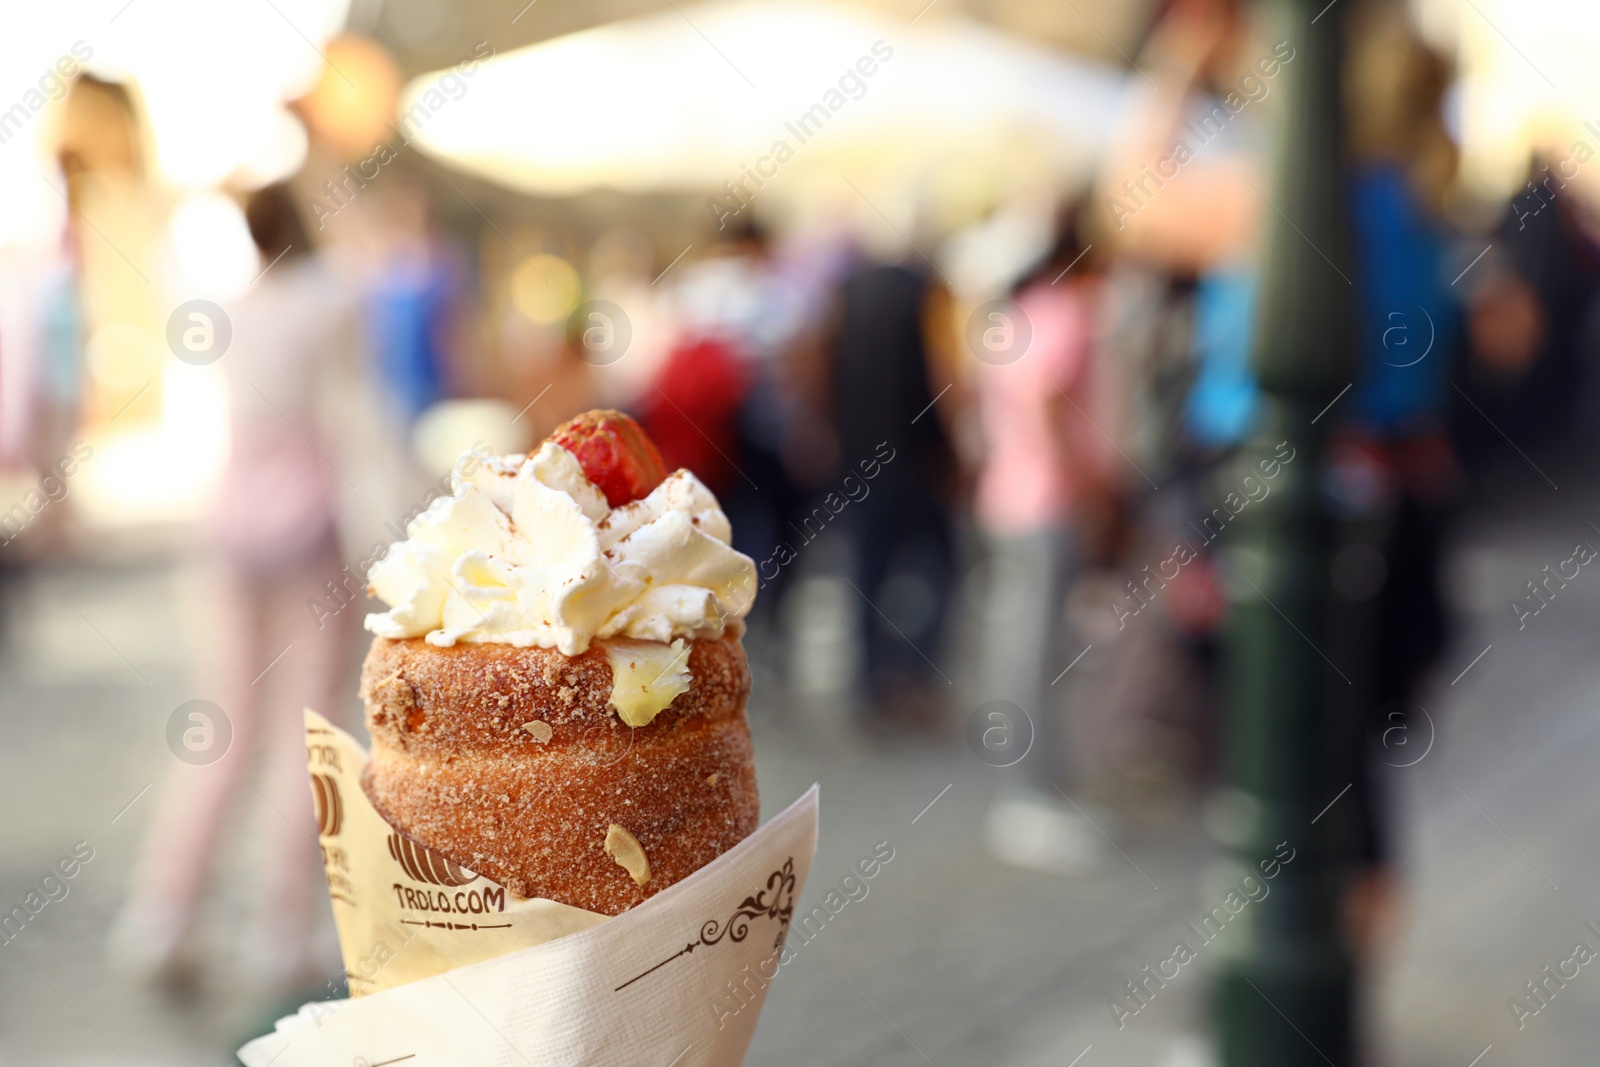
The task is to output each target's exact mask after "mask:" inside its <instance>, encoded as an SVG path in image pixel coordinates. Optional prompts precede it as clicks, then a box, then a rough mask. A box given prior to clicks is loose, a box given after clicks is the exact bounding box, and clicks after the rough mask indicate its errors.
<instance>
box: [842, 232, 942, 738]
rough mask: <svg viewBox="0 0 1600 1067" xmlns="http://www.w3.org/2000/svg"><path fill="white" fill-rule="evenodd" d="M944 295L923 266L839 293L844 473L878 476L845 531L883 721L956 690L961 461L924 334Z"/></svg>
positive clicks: (874, 272)
mask: <svg viewBox="0 0 1600 1067" xmlns="http://www.w3.org/2000/svg"><path fill="white" fill-rule="evenodd" d="M941 292H942V289H940V288H938V287H936V286H934V285H931V284H930V282H929V279H928V277H927V275H926V274H925V273H923V272H922V271H921V270H918V269H916V268H914V267H910V266H906V265H903V264H875V263H865V264H862V265H860V266H858V267H856V268H855V269H854V270H853V271H851V272H850V273H849V274H848V275H847V276H846V277H845V278H844V280H843V282H842V284H841V287H840V293H839V305H838V306H839V312H838V318H837V322H836V326H835V332H834V335H833V339H832V345H831V371H832V382H831V390H830V392H831V407H832V413H833V424H834V429H835V433H836V436H837V441H838V452H837V454H838V457H839V461H840V463H841V464H842V465H843V466H844V467H846V468H850V469H855V468H856V467H857V466H858V465H860V464H871V465H872V469H873V470H875V471H876V478H875V479H874V480H873V482H872V489H871V492H870V493H869V494H868V495H867V496H866V497H865V498H864V499H862V500H861V501H860V502H859V503H853V504H852V505H851V506H850V507H849V508H848V509H847V510H846V511H845V513H844V518H845V521H844V523H843V524H842V529H843V531H844V532H845V534H846V537H847V539H848V541H849V544H850V548H851V563H850V567H851V582H852V584H853V585H854V587H855V595H856V596H857V597H858V599H859V604H858V606H857V619H858V620H859V624H858V629H857V634H858V635H859V638H860V640H861V642H862V645H863V660H864V663H865V675H866V677H865V695H866V710H867V712H868V715H869V721H871V722H874V723H886V722H891V721H893V722H899V723H911V724H920V725H927V724H929V723H930V722H932V721H934V720H935V719H936V718H937V715H938V711H939V709H940V707H941V705H942V701H941V699H940V698H939V697H938V695H937V693H938V690H939V688H941V687H944V686H948V685H950V684H951V683H950V681H949V679H948V677H946V676H945V675H944V673H943V672H942V671H941V670H940V668H939V667H938V665H937V659H938V657H939V653H940V648H939V643H940V638H941V636H942V634H943V627H944V621H945V614H946V609H947V607H948V605H949V601H950V593H951V584H952V571H953V545H952V532H951V525H950V519H949V514H948V510H947V509H948V506H949V505H948V491H949V486H950V483H951V478H952V476H953V468H954V461H953V457H952V453H951V448H950V443H949V440H948V438H947V435H946V433H945V428H944V423H943V420H942V419H941V418H940V416H939V413H938V412H936V411H935V410H934V406H935V403H936V400H937V396H936V393H937V392H942V391H943V385H940V386H934V385H933V384H932V383H931V382H930V380H929V375H930V363H929V345H928V337H927V333H926V331H927V328H928V325H929V321H930V318H931V314H930V308H932V307H933V306H934V305H935V304H936V303H937V301H938V299H939V297H938V294H939V293H941ZM944 384H945V385H947V384H949V383H944Z"/></svg>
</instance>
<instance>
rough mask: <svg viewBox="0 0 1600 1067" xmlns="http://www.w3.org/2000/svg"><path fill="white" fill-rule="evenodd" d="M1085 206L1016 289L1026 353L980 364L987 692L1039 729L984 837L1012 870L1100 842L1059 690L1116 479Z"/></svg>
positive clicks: (1079, 861) (1044, 865)
mask: <svg viewBox="0 0 1600 1067" xmlns="http://www.w3.org/2000/svg"><path fill="white" fill-rule="evenodd" d="M1084 210H1085V209H1084V207H1083V206H1082V205H1079V206H1077V207H1075V208H1073V209H1071V210H1068V211H1066V212H1064V213H1063V216H1062V220H1061V224H1060V226H1059V239H1058V240H1057V242H1056V245H1055V247H1054V249H1053V250H1052V252H1051V253H1050V255H1049V256H1047V257H1046V259H1045V260H1044V262H1042V263H1040V264H1039V265H1037V266H1036V267H1035V268H1034V269H1033V270H1032V271H1031V272H1030V273H1029V274H1028V275H1027V276H1026V277H1025V278H1024V279H1023V280H1022V281H1021V283H1019V285H1018V286H1017V287H1016V295H1015V308H1014V311H1013V313H1014V314H1015V315H1016V316H1017V317H1018V318H1019V319H1020V320H1021V321H1022V323H1024V324H1025V325H1018V326H1016V327H1015V328H1016V329H1017V330H1018V331H1022V330H1026V331H1027V334H1028V335H1029V336H1028V340H1027V342H1026V344H1022V343H1021V342H1020V341H1017V340H1016V339H1015V338H1014V339H1013V340H1014V343H1015V346H1016V347H1015V349H1012V350H1004V351H999V352H996V353H994V354H993V355H992V356H990V357H989V358H982V357H980V358H982V362H981V363H980V365H979V366H977V367H976V368H975V392H976V396H977V403H978V414H979V422H980V425H981V430H982V436H983V441H984V458H983V462H982V466H981V468H980V470H979V473H978V479H977V492H976V496H975V500H974V508H973V510H974V513H975V517H976V519H977V523H978V527H979V530H980V532H981V534H982V535H983V539H984V549H985V556H986V558H987V563H988V567H987V574H988V581H987V591H986V595H985V597H984V605H983V609H982V619H983V622H982V628H981V631H980V632H981V635H982V642H983V649H982V664H981V667H980V669H979V686H980V688H979V692H980V695H981V696H982V698H983V699H984V700H985V701H989V700H1004V701H1008V702H1010V703H1012V704H1015V705H1016V706H1017V707H1019V708H1021V709H1022V711H1023V712H1024V713H1025V716H1026V719H1027V721H1029V722H1031V723H1032V739H1031V748H1030V749H1028V751H1027V754H1026V755H1025V756H1024V758H1023V761H1022V765H1021V766H1022V770H1023V771H1024V772H1025V774H1026V778H1027V785H1026V786H1024V787H1021V788H1014V789H1009V790H1006V791H1004V792H1002V794H1001V795H1000V796H999V797H998V798H997V799H996V801H995V803H994V806H993V807H992V808H991V810H990V813H989V819H988V823H987V828H986V839H987V842H988V845H989V848H990V850H991V851H993V852H994V853H995V855H996V856H998V857H999V858H1000V859H1002V860H1005V861H1006V862H1009V863H1013V864H1016V865H1018V866H1023V867H1030V868H1035V869H1040V870H1047V871H1052V872H1056V873H1074V872H1078V871H1081V870H1083V869H1085V868H1087V867H1088V866H1089V865H1090V864H1092V862H1093V861H1094V859H1095V857H1096V856H1097V855H1098V853H1099V851H1100V846H1101V841H1102V839H1101V837H1100V836H1099V833H1098V831H1096V830H1095V829H1094V827H1093V825H1092V824H1091V823H1090V822H1089V821H1088V819H1087V817H1086V816H1085V815H1084V814H1083V812H1082V810H1081V808H1080V807H1078V806H1075V802H1074V801H1072V800H1069V799H1068V793H1069V792H1070V791H1072V790H1073V789H1074V786H1075V782H1074V781H1073V776H1072V774H1071V770H1070V767H1069V763H1068V759H1067V749H1068V737H1067V729H1066V722H1065V718H1064V712H1063V708H1062V702H1061V695H1062V690H1060V689H1058V688H1055V683H1056V682H1058V681H1059V680H1060V678H1061V675H1062V673H1063V671H1062V669H1063V668H1064V667H1066V666H1067V663H1068V659H1069V657H1070V656H1071V655H1073V654H1074V652H1073V651H1071V649H1072V648H1073V647H1074V646H1076V644H1077V641H1076V640H1075V639H1074V638H1072V637H1071V636H1070V634H1071V627H1070V625H1069V624H1068V621H1067V613H1066V603H1067V592H1068V589H1069V588H1070V586H1071V584H1072V582H1073V581H1074V580H1075V578H1076V577H1077V575H1078V574H1079V572H1080V571H1081V569H1082V567H1083V561H1084V557H1085V555H1086V553H1087V552H1088V550H1089V541H1090V539H1091V537H1092V536H1093V532H1094V527H1095V525H1096V520H1095V517H1096V516H1097V515H1098V514H1100V513H1102V512H1103V508H1102V506H1101V503H1102V501H1104V500H1105V498H1106V494H1107V484H1108V483H1107V477H1106V472H1105V469H1104V466H1103V463H1102V460H1101V453H1102V451H1103V450H1104V445H1103V444H1102V442H1101V440H1100V438H1099V435H1098V432H1097V431H1096V429H1095V419H1094V411H1093V409H1094V401H1093V399H1092V398H1093V395H1094V389H1093V383H1094V376H1095V372H1094V357H1095V338H1096V331H1097V321H1096V311H1097V306H1098V302H1099V297H1100V287H1101V279H1100V271H1099V267H1098V261H1097V260H1095V259H1093V258H1091V255H1090V248H1089V243H1088V242H1087V241H1086V240H1085V239H1084V237H1083V235H1082V233H1083V230H1082V227H1083V218H1082V216H1083V213H1084ZM996 314H998V315H1000V316H1001V317H1004V315H1005V314H1006V312H997V313H996ZM1012 727H1013V729H1019V730H1020V729H1021V728H1022V725H1021V723H1020V722H1019V723H1014V724H1012Z"/></svg>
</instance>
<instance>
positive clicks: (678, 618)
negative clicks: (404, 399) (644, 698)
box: [366, 442, 756, 656]
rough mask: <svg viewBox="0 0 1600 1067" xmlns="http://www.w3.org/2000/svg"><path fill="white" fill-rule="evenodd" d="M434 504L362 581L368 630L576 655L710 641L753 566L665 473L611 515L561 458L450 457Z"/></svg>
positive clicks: (737, 603) (715, 508)
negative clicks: (447, 487)
mask: <svg viewBox="0 0 1600 1067" xmlns="http://www.w3.org/2000/svg"><path fill="white" fill-rule="evenodd" d="M452 486H453V487H454V490H455V492H454V495H452V496H450V497H447V498H444V499H441V500H438V501H435V502H434V504H433V505H432V506H431V507H429V508H428V510H427V511H425V512H423V513H422V514H421V515H419V516H417V518H416V519H415V520H413V521H412V523H411V525H410V526H409V527H408V528H407V530H406V532H407V534H408V535H409V537H408V539H407V540H405V541H400V542H397V543H396V544H395V545H394V546H392V547H391V548H390V550H389V552H388V554H387V555H385V556H384V558H383V559H381V560H379V561H378V563H376V564H375V565H374V566H373V568H372V570H371V572H370V573H369V575H368V582H369V585H370V589H371V591H372V593H373V595H374V596H376V597H378V598H379V599H381V600H383V601H384V602H385V603H386V604H388V605H389V610H388V611H386V612H381V613H377V614H372V615H368V616H367V618H366V627H367V629H368V630H370V631H371V632H373V633H374V634H377V635H378V636H379V637H387V638H407V637H426V638H427V640H428V642H429V643H430V644H434V645H441V646H448V645H453V644H456V643H457V642H464V643H468V644H476V643H485V642H492V643H504V644H511V645H518V646H523V647H527V646H530V645H537V646H539V647H541V648H555V649H558V650H559V651H560V652H562V653H563V654H564V655H568V656H576V655H578V654H580V653H582V652H584V651H585V650H586V649H587V648H588V647H589V643H590V642H591V641H593V640H594V639H596V638H608V637H620V638H632V639H635V640H646V641H659V642H669V641H671V640H673V639H674V638H678V637H688V638H694V637H715V636H718V635H720V634H721V633H722V631H723V629H724V628H725V627H726V625H727V623H728V621H729V619H733V618H742V617H743V616H744V615H745V614H747V613H748V612H749V610H750V603H751V600H752V594H754V592H755V589H756V573H755V564H754V563H753V562H752V561H751V560H750V558H749V557H748V556H745V555H743V554H742V553H739V552H736V551H734V550H733V548H731V547H730V545H729V542H730V540H731V530H730V528H729V525H728V518H727V516H726V515H724V514H723V512H722V508H721V507H720V506H719V505H718V504H717V499H716V497H714V496H713V495H712V494H711V491H710V490H709V489H707V488H706V487H705V485H704V484H702V483H701V482H700V480H699V479H698V478H696V477H695V476H694V475H693V474H691V473H689V472H688V471H687V470H677V471H674V472H673V473H672V474H670V475H668V476H667V478H666V480H665V481H663V482H662V483H661V484H660V485H658V486H657V487H656V488H655V489H654V490H652V491H651V492H650V493H649V495H647V496H645V497H644V498H642V499H640V500H635V501H633V502H631V503H628V504H624V505H621V506H619V507H617V508H615V509H613V508H610V507H608V506H607V504H606V499H605V496H604V494H603V493H601V492H600V490H599V489H598V488H597V487H596V486H595V485H594V483H592V482H591V481H589V479H588V478H587V477H586V476H585V475H584V473H583V468H582V467H581V466H580V465H579V463H578V460H577V458H576V457H575V456H573V454H572V453H571V452H568V451H567V450H566V449H565V448H562V447H561V446H560V445H557V444H555V443H553V442H545V444H544V445H542V446H541V447H540V448H539V450H538V451H537V452H535V453H533V454H532V455H529V456H521V455H513V456H500V457H494V458H492V459H489V460H487V461H484V460H480V459H478V458H477V457H475V456H472V455H471V454H467V455H463V456H462V458H461V460H459V461H458V462H457V464H456V471H455V474H454V475H453V477H452Z"/></svg>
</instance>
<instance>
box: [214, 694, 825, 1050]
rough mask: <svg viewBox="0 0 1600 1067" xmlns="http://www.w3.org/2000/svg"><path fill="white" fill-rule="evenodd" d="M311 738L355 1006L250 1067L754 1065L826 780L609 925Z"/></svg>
mask: <svg viewBox="0 0 1600 1067" xmlns="http://www.w3.org/2000/svg"><path fill="white" fill-rule="evenodd" d="M306 745H307V750H308V754H309V757H310V770H311V781H312V796H313V799H314V802H315V806H316V814H317V823H318V833H319V837H320V839H321V843H322V852H323V859H324V863H325V865H326V868H327V874H328V886H329V893H330V895H331V897H332V898H333V910H334V919H335V921H336V923H337V925H338V927H339V943H340V948H341V949H342V951H343V953H344V960H345V969H346V971H347V972H348V973H349V977H350V988H351V993H352V999H350V1000H343V1001H318V1002H315V1003H312V1004H307V1005H305V1006H303V1007H302V1008H301V1009H300V1011H299V1012H298V1013H297V1014H295V1015H291V1016H289V1017H287V1018H284V1019H280V1020H279V1021H278V1025H277V1028H276V1030H275V1031H274V1032H273V1033H271V1034H269V1035H267V1036H266V1037H262V1038H258V1039H257V1040H255V1041H252V1042H251V1043H250V1044H248V1045H246V1046H245V1047H244V1048H242V1049H240V1050H239V1059H240V1060H241V1061H242V1062H243V1063H244V1064H245V1067H267V1065H268V1064H272V1065H274V1067H334V1065H338V1067H344V1065H346V1064H358V1065H371V1067H377V1065H378V1064H381V1063H386V1062H395V1061H400V1060H403V1061H404V1062H405V1063H406V1064H407V1067H427V1065H429V1064H436V1065H440V1067H445V1065H449V1067H456V1065H459V1064H462V1063H470V1064H474V1065H485V1067H488V1065H501V1064H504V1065H507V1067H510V1065H527V1064H539V1065H541V1067H543V1065H545V1064H588V1063H607V1064H640V1065H642V1067H665V1065H667V1064H672V1065H673V1067H736V1065H737V1064H739V1063H741V1062H742V1061H743V1059H744V1053H745V1050H746V1048H747V1047H748V1046H749V1044H750V1038H751V1035H752V1034H753V1033H754V1032H755V1026H756V1018H757V1016H758V1015H759V1014H760V1011H761V1006H762V1004H763V1002H764V1001H765V996H766V987H767V984H768V982H769V981H770V980H771V978H772V977H773V976H774V975H775V974H776V972H777V967H778V962H779V958H780V953H781V951H782V948H783V941H784V938H785V936H786V935H787V933H788V930H789V922H790V919H791V918H792V916H793V914H794V906H795V902H796V900H798V898H799V895H800V891H801V889H802V888H803V887H804V885H805V880H806V875H807V873H808V872H809V871H810V869H811V857H812V854H813V853H814V852H815V850H816V843H817V792H818V791H817V787H816V786H812V787H811V789H810V790H809V791H807V792H806V794H805V795H804V796H802V797H801V798H800V799H799V800H797V801H795V803H793V804H792V805H790V806H789V808H788V809H787V810H785V811H784V812H783V813H782V814H780V815H778V816H776V817H775V818H773V819H772V820H770V821H769V822H768V823H767V824H766V825H765V826H763V827H762V828H761V829H759V830H757V831H756V832H755V833H754V834H752V835H751V836H750V837H748V838H746V839H745V840H744V841H742V842H740V843H739V844H738V845H736V846H734V848H732V849H730V850H729V851H728V852H726V853H724V854H723V855H722V856H720V857H718V858H717V859H716V860H713V861H712V862H711V863H709V864H707V865H706V866H705V867H702V868H701V869H700V870H698V871H696V872H695V873H694V874H692V875H690V876H689V877H688V878H686V879H684V880H683V881H681V882H679V883H677V884H676V885H673V886H671V887H670V888H668V889H665V890H663V891H662V892H660V893H658V894H657V895H655V896H653V897H651V898H650V899H648V900H646V901H645V902H644V903H643V904H640V905H639V906H637V907H635V908H633V909H631V910H629V911H626V912H623V913H622V914H621V915H618V916H615V917H609V916H605V915H600V914H597V913H595V912H591V911H585V910H583V909H581V908H574V907H570V906H568V905H565V904H558V903H556V902H555V901H551V900H543V899H524V898H519V897H516V896H515V895H513V894H512V893H511V892H509V891H508V890H506V889H505V888H504V887H503V886H500V885H497V884H496V883H494V882H491V881H489V880H488V879H487V878H483V877H480V876H478V875H476V874H474V873H473V872H472V871H469V870H467V869H465V868H463V867H460V866H458V865H456V864H454V863H451V862H450V861H448V860H446V859H445V858H444V857H442V856H440V855H438V854H437V853H434V852H431V851H429V850H428V849H426V848H423V847H422V846H420V845H418V844H417V843H416V842H414V841H411V840H410V839H409V838H407V837H405V836H404V835H402V834H399V833H397V832H396V831H395V830H394V829H393V828H392V827H391V826H390V825H389V824H388V823H387V822H385V821H384V819H383V817H382V816H381V815H379V814H378V812H377V810H376V809H375V808H373V806H372V804H371V802H370V801H368V800H367V797H366V794H365V792H363V791H362V789H361V771H362V768H363V767H364V766H365V765H366V760H367V754H366V752H365V750H363V749H362V747H361V745H360V744H359V743H357V742H356V740H355V739H354V738H352V737H351V736H350V735H349V734H347V733H345V732H344V731H342V730H339V729H337V728H336V727H334V726H332V725H330V724H329V723H328V722H327V721H326V720H324V719H323V718H321V717H320V716H318V715H317V714H316V713H314V712H311V711H307V712H306ZM674 1057H678V1058H677V1059H674Z"/></svg>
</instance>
